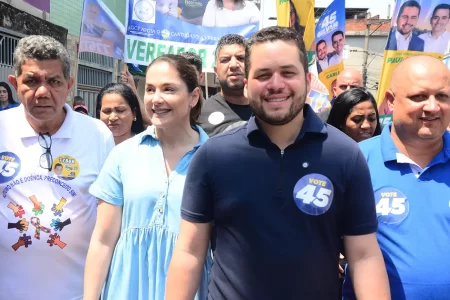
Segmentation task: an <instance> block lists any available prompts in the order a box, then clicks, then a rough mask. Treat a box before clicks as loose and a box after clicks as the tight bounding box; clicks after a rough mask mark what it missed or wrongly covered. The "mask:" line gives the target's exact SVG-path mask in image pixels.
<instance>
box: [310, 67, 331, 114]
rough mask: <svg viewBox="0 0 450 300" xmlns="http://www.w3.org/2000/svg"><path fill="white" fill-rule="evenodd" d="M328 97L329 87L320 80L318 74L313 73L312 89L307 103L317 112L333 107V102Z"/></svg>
mask: <svg viewBox="0 0 450 300" xmlns="http://www.w3.org/2000/svg"><path fill="white" fill-rule="evenodd" d="M328 98H329V92H328V89H327V87H326V86H325V85H324V84H323V83H322V82H321V81H320V80H319V78H318V77H317V75H315V74H314V73H311V90H310V91H309V94H308V97H307V98H306V103H308V104H309V105H310V106H311V107H312V109H313V110H314V111H315V112H316V113H319V112H321V111H323V110H327V109H330V108H331V103H330V101H329V100H328Z"/></svg>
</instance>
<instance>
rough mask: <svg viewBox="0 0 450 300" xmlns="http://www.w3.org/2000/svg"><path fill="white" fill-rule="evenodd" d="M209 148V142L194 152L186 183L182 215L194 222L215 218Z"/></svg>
mask: <svg viewBox="0 0 450 300" xmlns="http://www.w3.org/2000/svg"><path fill="white" fill-rule="evenodd" d="M207 149H208V142H206V143H205V144H203V145H202V146H200V148H199V149H198V150H197V152H196V153H195V154H194V157H193V158H192V161H191V163H190V165H189V169H188V173H187V175H186V182H185V184H184V191H183V200H182V202H181V217H182V218H183V219H184V220H186V221H189V222H193V223H209V222H212V221H213V218H214V216H213V197H212V187H211V182H212V180H211V177H210V175H211V174H210V172H209V170H208V165H209V164H208V153H207Z"/></svg>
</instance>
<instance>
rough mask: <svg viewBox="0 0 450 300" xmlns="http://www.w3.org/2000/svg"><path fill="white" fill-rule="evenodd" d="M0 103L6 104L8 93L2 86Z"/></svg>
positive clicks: (0, 87) (0, 88)
mask: <svg viewBox="0 0 450 300" xmlns="http://www.w3.org/2000/svg"><path fill="white" fill-rule="evenodd" d="M0 102H3V103H5V102H8V91H7V90H6V89H5V88H4V87H3V86H0Z"/></svg>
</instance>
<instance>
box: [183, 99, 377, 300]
mask: <svg viewBox="0 0 450 300" xmlns="http://www.w3.org/2000/svg"><path fill="white" fill-rule="evenodd" d="M304 117H305V120H304V123H303V126H302V129H301V132H300V134H299V136H298V137H297V139H296V141H295V142H294V143H293V144H292V145H290V146H288V147H287V148H286V149H284V150H283V151H281V150H280V149H279V148H278V147H277V146H276V145H275V144H273V143H272V142H271V141H270V139H269V138H268V137H267V135H266V134H265V133H264V132H263V131H262V130H261V129H260V128H259V126H258V124H257V120H256V119H255V117H251V118H250V120H249V122H248V124H247V125H244V126H242V127H239V128H236V129H232V130H230V131H227V132H226V133H223V134H220V135H216V136H214V137H212V138H210V139H209V140H208V141H207V142H206V143H205V144H204V145H203V146H202V147H200V149H199V150H198V151H197V153H196V154H195V156H194V158H193V159H192V162H191V165H190V167H189V172H188V175H187V178H186V184H185V191H184V194H183V202H182V217H183V219H185V220H187V221H190V222H195V223H208V222H214V225H215V229H216V248H215V252H214V265H213V267H212V271H211V282H210V285H209V299H214V300H222V299H232V300H234V299H258V300H265V299H267V300H273V299H283V300H289V299H296V300H297V299H314V300H329V299H337V298H338V296H339V278H338V258H339V250H340V247H339V245H340V241H341V236H342V235H363V234H369V233H374V232H375V231H376V228H377V221H376V216H375V203H374V198H373V193H372V185H371V182H370V175H369V170H368V168H367V164H366V162H365V160H364V157H363V155H362V153H361V151H360V150H359V147H358V145H357V144H356V143H355V142H354V141H353V140H351V139H350V138H349V137H348V136H346V135H345V134H343V133H342V132H341V131H339V130H338V129H336V128H334V127H332V126H329V125H327V124H324V123H323V122H322V121H321V120H320V119H319V117H317V116H316V114H315V113H314V111H313V110H312V108H311V107H310V106H309V105H305V108H304Z"/></svg>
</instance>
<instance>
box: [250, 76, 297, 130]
mask: <svg viewBox="0 0 450 300" xmlns="http://www.w3.org/2000/svg"><path fill="white" fill-rule="evenodd" d="M305 85H306V83H305ZM290 97H293V95H291V96H290ZM263 101H264V100H263ZM305 101H306V90H305V91H304V92H303V94H302V95H300V97H298V98H296V99H292V103H291V106H290V107H289V110H288V112H287V113H286V114H284V115H282V116H277V117H272V116H270V115H269V114H267V113H266V112H265V111H264V108H263V106H262V103H261V102H258V101H252V100H250V101H249V103H250V107H251V108H252V111H253V113H254V114H255V116H256V117H257V118H258V119H260V120H261V121H263V122H264V123H267V124H269V125H274V126H281V125H286V124H288V123H290V122H291V121H292V120H294V119H295V118H296V117H297V116H298V114H299V113H301V112H302V110H303V108H304V107H305Z"/></svg>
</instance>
